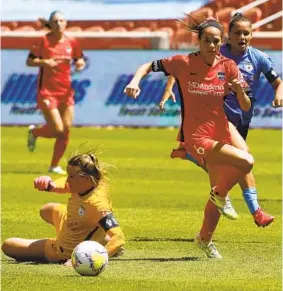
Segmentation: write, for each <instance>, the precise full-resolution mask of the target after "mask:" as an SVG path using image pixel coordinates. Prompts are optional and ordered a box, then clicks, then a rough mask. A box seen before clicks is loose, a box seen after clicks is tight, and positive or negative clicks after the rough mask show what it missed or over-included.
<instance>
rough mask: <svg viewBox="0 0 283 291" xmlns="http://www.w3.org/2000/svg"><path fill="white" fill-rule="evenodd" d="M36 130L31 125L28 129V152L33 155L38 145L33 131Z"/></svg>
mask: <svg viewBox="0 0 283 291" xmlns="http://www.w3.org/2000/svg"><path fill="white" fill-rule="evenodd" d="M34 128H35V125H30V126H29V127H28V140H27V147H28V150H29V151H30V152H31V153H32V152H34V150H35V145H36V137H35V136H34V135H33V133H32V130H33V129H34Z"/></svg>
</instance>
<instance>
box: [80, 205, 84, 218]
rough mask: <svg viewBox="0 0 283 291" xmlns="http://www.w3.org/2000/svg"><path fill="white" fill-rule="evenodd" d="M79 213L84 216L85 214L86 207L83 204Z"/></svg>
mask: <svg viewBox="0 0 283 291" xmlns="http://www.w3.org/2000/svg"><path fill="white" fill-rule="evenodd" d="M78 213H79V216H83V215H84V214H85V209H84V207H83V206H82V205H81V206H80V208H79V211H78Z"/></svg>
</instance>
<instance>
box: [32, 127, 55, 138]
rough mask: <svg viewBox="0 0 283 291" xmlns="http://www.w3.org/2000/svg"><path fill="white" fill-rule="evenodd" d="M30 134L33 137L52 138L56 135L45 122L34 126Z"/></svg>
mask: <svg viewBox="0 0 283 291" xmlns="http://www.w3.org/2000/svg"><path fill="white" fill-rule="evenodd" d="M32 134H33V135H34V136H35V137H45V138H54V137H56V135H55V134H54V133H53V131H52V130H51V129H50V127H49V126H48V125H47V124H45V125H43V126H42V127H36V128H35V129H33V130H32Z"/></svg>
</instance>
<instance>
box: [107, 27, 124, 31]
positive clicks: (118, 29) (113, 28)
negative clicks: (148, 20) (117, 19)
mask: <svg viewBox="0 0 283 291" xmlns="http://www.w3.org/2000/svg"><path fill="white" fill-rule="evenodd" d="M108 31H127V29H126V28H125V27H124V26H116V27H112V28H111V29H109V30H108Z"/></svg>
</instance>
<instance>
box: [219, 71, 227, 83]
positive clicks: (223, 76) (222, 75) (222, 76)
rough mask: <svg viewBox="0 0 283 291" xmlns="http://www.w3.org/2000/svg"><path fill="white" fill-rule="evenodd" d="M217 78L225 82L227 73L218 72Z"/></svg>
mask: <svg viewBox="0 0 283 291" xmlns="http://www.w3.org/2000/svg"><path fill="white" fill-rule="evenodd" d="M217 77H218V79H219V80H220V81H224V80H225V72H222V71H220V72H218V73H217Z"/></svg>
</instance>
